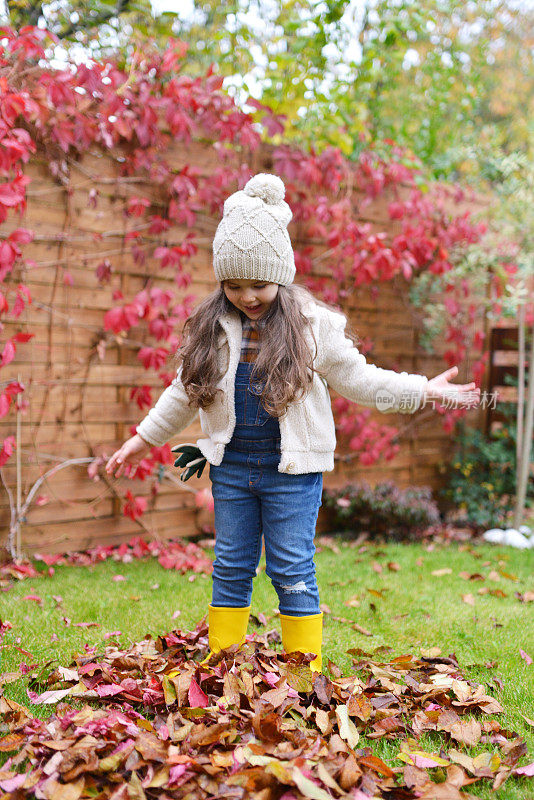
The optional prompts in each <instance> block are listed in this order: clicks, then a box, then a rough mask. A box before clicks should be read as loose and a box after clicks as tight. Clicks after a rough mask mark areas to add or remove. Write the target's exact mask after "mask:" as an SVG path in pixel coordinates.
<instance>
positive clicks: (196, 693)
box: [189, 678, 208, 708]
mask: <svg viewBox="0 0 534 800" xmlns="http://www.w3.org/2000/svg"><path fill="white" fill-rule="evenodd" d="M189 705H190V706H191V708H206V706H207V705H208V696H207V694H205V693H204V692H203V691H202V689H201V688H200V686H199V685H198V683H197V682H196V680H195V679H194V678H191V683H190V684H189Z"/></svg>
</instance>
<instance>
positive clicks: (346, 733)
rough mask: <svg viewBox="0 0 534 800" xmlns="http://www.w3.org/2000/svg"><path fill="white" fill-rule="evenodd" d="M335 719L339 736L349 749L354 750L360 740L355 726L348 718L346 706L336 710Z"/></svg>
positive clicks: (338, 707)
mask: <svg viewBox="0 0 534 800" xmlns="http://www.w3.org/2000/svg"><path fill="white" fill-rule="evenodd" d="M336 719H337V725H338V729H339V735H340V736H341V738H342V739H344V740H345V741H346V742H347V744H348V746H349V747H352V749H354V748H355V747H356V745H357V744H358V742H359V740H360V734H359V733H358V729H357V728H356V725H355V724H354V722H353V721H352V720H351V719H350V717H349V709H348V706H346V705H340V706H337V708H336Z"/></svg>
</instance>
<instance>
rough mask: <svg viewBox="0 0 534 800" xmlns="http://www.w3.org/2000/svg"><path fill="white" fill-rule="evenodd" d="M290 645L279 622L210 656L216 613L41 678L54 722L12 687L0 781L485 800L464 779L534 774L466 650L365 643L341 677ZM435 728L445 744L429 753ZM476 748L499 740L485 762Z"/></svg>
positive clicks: (292, 798) (60, 787)
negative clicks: (422, 741) (316, 667)
mask: <svg viewBox="0 0 534 800" xmlns="http://www.w3.org/2000/svg"><path fill="white" fill-rule="evenodd" d="M278 641H279V634H278V633H277V632H276V631H271V632H269V633H267V634H266V635H265V636H262V637H260V636H257V637H254V636H252V637H247V642H246V643H245V645H243V646H242V647H241V648H240V649H238V648H236V647H234V648H230V649H229V650H227V651H226V652H225V653H221V654H218V655H215V656H212V658H211V660H210V661H209V663H207V664H201V663H200V661H201V660H202V658H204V657H205V656H206V654H207V652H208V643H207V627H206V623H205V621H204V620H203V621H202V622H201V623H199V625H198V626H197V628H196V629H195V630H194V631H192V632H184V631H178V630H175V631H172V632H171V633H168V634H166V635H164V636H159V637H157V638H156V639H155V640H154V639H152V638H151V637H149V636H147V637H146V638H145V639H144V640H143V641H141V642H138V643H137V644H135V645H134V646H133V647H131V648H129V649H128V650H119V649H118V648H117V646H116V643H112V644H110V645H108V646H107V647H106V648H105V649H104V650H103V651H101V652H100V653H97V647H89V646H86V649H85V652H84V653H83V654H78V655H76V657H75V659H74V661H73V662H72V663H71V665H70V666H69V667H68V668H65V667H61V666H60V667H57V668H53V669H52V667H51V666H50V665H49V669H51V671H50V672H49V674H48V677H47V679H46V682H45V686H46V688H45V691H41V693H39V694H38V693H37V692H35V691H32V689H31V687H32V685H33V688H41V689H43V688H44V687H43V684H41V685H40V687H39V686H38V685H37V684H32V682H31V676H30V689H29V690H28V694H29V697H30V699H31V701H32V702H33V703H58V706H57V713H56V714H55V715H53V716H51V717H49V718H48V719H47V720H46V721H43V720H38V719H35V718H33V717H32V715H31V713H30V712H29V711H28V710H27V709H25V708H24V707H23V706H21V705H18V704H17V703H15V702H14V701H12V700H9V699H7V698H6V697H0V712H1V715H2V720H3V721H2V722H1V723H0V732H1V733H2V734H4V735H3V738H1V739H0V750H1V751H4V752H7V753H10V755H9V758H8V760H7V762H6V763H5V764H4V766H3V768H2V769H1V770H0V789H2V790H3V791H4V792H6V793H7V797H9V798H12V800H18V798H23V797H30V796H31V797H38V798H45V799H46V800H78V798H85V797H98V798H99V800H104V798H113V800H122V798H124V800H132V798H135V800H144V799H145V798H151V797H153V798H163V799H165V798H171V797H172V798H175V797H176V798H177V797H180V798H191V800H193V799H195V800H196V798H210V797H232V798H233V797H236V798H242V797H248V796H252V795H253V796H254V797H256V798H260V800H271V798H272V799H273V800H275V799H276V800H278V798H283V800H297V798H313V800H329V799H330V798H338V797H350V798H353V800H369V798H390V799H393V800H409V798H416V797H417V798H427V799H428V800H430V798H432V799H434V798H446V799H447V800H454V799H455V798H458V799H461V798H463V800H465V799H466V798H471V800H473V798H476V794H472V793H471V792H470V791H462V792H460V789H461V788H462V787H466V786H470V785H471V784H476V783H477V782H479V781H488V780H489V781H491V784H492V786H493V788H494V789H497V788H498V787H499V786H501V785H502V784H503V782H504V781H505V780H506V779H507V778H508V777H509V776H510V775H512V774H515V775H518V776H529V775H532V774H534V764H530V765H527V766H524V767H519V766H518V760H519V759H520V758H521V757H522V756H524V755H525V754H526V745H525V742H524V741H523V740H522V739H520V738H519V737H518V736H517V734H516V733H514V732H513V731H509V730H505V729H504V728H502V727H501V725H500V724H499V722H498V721H496V720H495V719H494V718H487V717H486V715H493V714H497V713H500V712H502V711H503V709H502V707H501V705H500V704H499V703H498V702H497V701H496V700H495V699H494V698H493V697H491V696H490V695H488V694H487V693H486V689H485V687H484V686H483V685H480V684H476V683H474V682H473V681H468V680H466V679H465V678H464V677H463V676H462V674H461V672H460V669H459V666H458V663H457V661H456V658H455V657H454V656H453V655H451V656H449V657H448V658H445V657H432V656H430V655H429V656H427V657H423V656H421V657H417V656H414V655H401V656H398V657H396V658H391V659H390V660H387V656H386V654H387V652H388V650H389V648H386V647H379V648H377V649H376V650H375V651H374V653H373V654H369V653H366V652H364V651H362V650H359V649H354V650H350V651H349V653H351V655H352V657H353V663H354V668H355V674H354V675H352V676H350V677H342V675H341V672H340V670H339V668H338V667H336V666H335V665H334V664H333V663H332V662H331V661H328V666H327V669H328V673H329V677H328V676H327V675H326V674H323V675H318V674H316V673H313V674H312V673H311V671H310V668H309V662H310V660H311V659H312V657H313V656H312V655H311V654H310V655H307V656H306V655H302V654H292V655H286V654H280V653H279V652H276V650H275V649H274V647H273V645H274V644H275V643H276V642H278ZM66 698H77V703H78V706H77V707H73V706H72V705H70V704H68V703H67V701H66ZM80 700H81V701H82V702H81V703H80ZM83 701H88V702H83ZM427 733H430V734H431V735H433V737H434V740H435V741H436V742H437V744H436V746H435V748H433V749H436V748H438V751H437V752H424V751H422V750H421V749H420V746H419V745H418V739H419V737H420V736H421V735H422V734H427ZM362 735H365V737H366V740H367V742H369V741H370V740H371V741H372V740H375V739H387V740H391V741H392V742H394V743H395V744H397V743H398V744H399V747H398V748H397V747H395V751H396V756H395V759H394V761H395V763H393V764H387V763H385V761H384V760H382V759H381V758H379V757H378V756H376V755H374V754H373V751H372V748H371V747H369V746H361V741H360V738H361V736H362ZM473 745H484V746H485V749H484V750H483V752H481V753H480V754H478V755H476V756H475V757H472V756H470V755H468V754H467V752H466V747H470V746H473ZM475 788H476V787H475Z"/></svg>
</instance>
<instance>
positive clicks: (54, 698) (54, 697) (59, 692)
mask: <svg viewBox="0 0 534 800" xmlns="http://www.w3.org/2000/svg"><path fill="white" fill-rule="evenodd" d="M27 692H28V697H29V698H30V700H31V701H32V703H33V704H34V705H36V706H38V705H40V704H41V703H43V704H45V705H51V704H52V703H59V701H60V700H63V698H64V697H67V695H69V694H70V693H71V692H72V687H71V686H69V688H68V689H55V690H52V691H48V692H43V693H42V694H37V693H36V692H32V691H30V690H29V689H27Z"/></svg>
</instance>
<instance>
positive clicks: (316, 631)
mask: <svg viewBox="0 0 534 800" xmlns="http://www.w3.org/2000/svg"><path fill="white" fill-rule="evenodd" d="M280 621H281V623H282V645H283V647H284V650H285V651H286V653H293V652H294V651H295V650H298V651H299V652H300V653H315V658H314V659H313V661H312V662H311V663H310V669H311V670H312V671H314V672H321V669H322V666H323V660H322V654H321V648H322V644H323V612H322V611H321V613H320V614H310V615H309V616H307V617H290V616H289V615H288V614H280Z"/></svg>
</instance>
